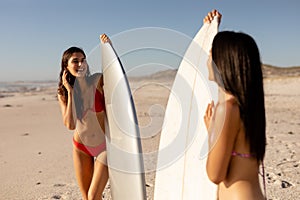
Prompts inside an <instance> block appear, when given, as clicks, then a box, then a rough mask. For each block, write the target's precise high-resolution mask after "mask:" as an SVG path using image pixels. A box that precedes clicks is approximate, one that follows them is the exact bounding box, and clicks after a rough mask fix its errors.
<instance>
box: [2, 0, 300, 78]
mask: <svg viewBox="0 0 300 200" xmlns="http://www.w3.org/2000/svg"><path fill="white" fill-rule="evenodd" d="M213 8H216V9H218V10H219V11H220V12H221V13H222V14H223V20H222V23H221V26H220V30H235V31H243V32H245V33H248V34H250V35H251V36H252V37H253V38H254V39H255V40H256V42H257V44H258V46H259V49H260V52H261V57H262V61H263V63H267V64H272V65H276V66H281V67H288V66H299V65H300V56H299V52H300V39H299V36H300V26H299V20H300V12H299V8H300V1H298V0H289V1H281V0H278V1H276V0H265V1H264V0H260V1H259V0H252V1H238V0H223V1H221V0H219V1H216V0H206V1H204V0H186V1H183V0H181V1H179V0H148V1H143V0H119V1H116V0H110V1H102V0H98V1H96V0H87V1H83V0H51V1H46V0H27V1H25V0H24V1H19V0H1V2H0V24H1V37H0V44H1V46H0V54H1V65H0V66H1V72H2V73H1V74H0V81H17V80H57V77H58V72H59V68H60V59H61V55H62V52H63V51H64V50H65V49H67V48H68V47H70V46H74V45H75V46H79V47H82V48H83V49H84V50H85V51H86V52H89V51H91V50H92V49H93V48H95V47H96V46H97V45H98V43H99V39H98V37H99V34H101V33H104V32H105V33H107V34H108V35H110V36H114V35H117V34H119V33H120V32H124V31H127V30H130V29H134V28H142V27H162V28H167V29H172V30H175V31H177V32H180V33H183V34H185V35H187V36H189V37H193V36H194V35H195V34H196V32H197V31H198V29H199V28H200V27H201V25H202V19H203V17H204V16H205V15H206V14H207V12H208V11H210V10H212V9H213ZM113 42H114V40H113ZM116 50H117V51H118V49H116ZM99 56H100V55H99Z"/></svg>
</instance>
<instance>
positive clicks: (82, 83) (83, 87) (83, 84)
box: [76, 77, 88, 91]
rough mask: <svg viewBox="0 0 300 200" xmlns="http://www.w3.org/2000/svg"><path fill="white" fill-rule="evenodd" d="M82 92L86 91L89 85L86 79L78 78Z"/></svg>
mask: <svg viewBox="0 0 300 200" xmlns="http://www.w3.org/2000/svg"><path fill="white" fill-rule="evenodd" d="M76 81H77V83H78V85H79V89H80V91H85V90H86V89H87V88H88V83H87V81H86V78H85V77H80V78H78V77H77V78H76Z"/></svg>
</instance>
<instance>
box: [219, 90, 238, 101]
mask: <svg viewBox="0 0 300 200" xmlns="http://www.w3.org/2000/svg"><path fill="white" fill-rule="evenodd" d="M218 98H219V99H218V101H219V102H225V101H228V100H230V99H234V98H235V97H234V96H233V95H232V94H230V93H228V92H226V91H225V90H224V89H223V88H221V87H219V96H218Z"/></svg>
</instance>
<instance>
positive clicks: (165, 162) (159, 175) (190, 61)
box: [154, 19, 218, 200]
mask: <svg viewBox="0 0 300 200" xmlns="http://www.w3.org/2000/svg"><path fill="white" fill-rule="evenodd" d="M217 32H218V24H217V19H214V20H213V22H212V23H211V24H204V25H203V26H202V28H201V29H200V30H199V32H198V33H197V34H196V36H195V38H194V39H193V41H192V43H191V44H190V46H189V47H188V49H187V51H186V53H185V55H184V58H183V60H182V62H181V64H180V66H179V68H178V72H177V74H176V77H175V80H174V83H173V86H172V90H171V93H170V96H169V100H168V104H167V108H166V112H165V118H164V123H163V127H162V131H161V138H160V144H159V152H158V160H157V171H156V181H155V189H154V200H194V199H197V200H201V199H205V200H209V199H216V190H217V186H216V185H215V184H213V183H212V182H211V181H210V180H209V179H208V177H207V173H206V157H207V153H208V137H207V130H206V128H205V124H204V120H203V117H204V114H205V110H206V107H207V105H208V103H210V102H211V99H212V97H211V93H210V90H209V88H208V85H207V82H208V77H207V76H208V75H207V74H206V75H204V74H203V73H202V71H205V70H207V59H208V55H209V50H210V49H211V45H212V41H213V38H214V36H215V35H216V33H217ZM203 69H204V70H203Z"/></svg>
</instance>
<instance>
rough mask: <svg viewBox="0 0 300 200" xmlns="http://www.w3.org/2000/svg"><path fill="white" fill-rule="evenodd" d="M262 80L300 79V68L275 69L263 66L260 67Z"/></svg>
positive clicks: (270, 66)
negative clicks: (279, 78) (276, 78)
mask: <svg viewBox="0 0 300 200" xmlns="http://www.w3.org/2000/svg"><path fill="white" fill-rule="evenodd" d="M262 70H263V75H264V78H274V77H296V76H299V77H300V66H298V67H275V66H272V65H267V64H263V66H262Z"/></svg>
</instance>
